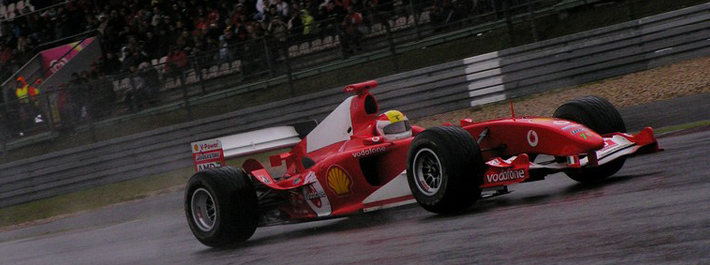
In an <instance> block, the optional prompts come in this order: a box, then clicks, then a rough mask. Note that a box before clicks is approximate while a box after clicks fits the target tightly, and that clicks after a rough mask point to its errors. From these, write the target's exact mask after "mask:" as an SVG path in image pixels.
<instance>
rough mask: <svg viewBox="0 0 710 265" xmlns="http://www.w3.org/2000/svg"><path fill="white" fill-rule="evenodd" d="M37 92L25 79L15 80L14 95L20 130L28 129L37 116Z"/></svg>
mask: <svg viewBox="0 0 710 265" xmlns="http://www.w3.org/2000/svg"><path fill="white" fill-rule="evenodd" d="M38 94H39V90H38V89H37V88H36V87H34V86H31V85H30V84H28V83H27V82H26V81H25V78H23V77H18V78H17V86H16V89H15V95H16V96H17V99H18V101H19V106H18V115H19V118H20V128H21V129H23V130H24V129H28V128H30V127H32V126H33V125H34V121H35V117H37V115H39V111H38V109H37V105H35V104H36V103H37V95H38Z"/></svg>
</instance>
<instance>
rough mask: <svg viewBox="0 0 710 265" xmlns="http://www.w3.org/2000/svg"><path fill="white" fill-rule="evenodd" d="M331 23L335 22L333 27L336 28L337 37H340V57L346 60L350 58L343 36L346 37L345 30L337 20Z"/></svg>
mask: <svg viewBox="0 0 710 265" xmlns="http://www.w3.org/2000/svg"><path fill="white" fill-rule="evenodd" d="M330 22H333V27H334V28H335V36H336V37H338V39H339V40H340V41H339V42H338V44H340V57H341V58H342V59H343V60H345V59H347V58H348V57H349V56H348V53H347V51H346V50H345V44H344V43H343V42H344V40H343V36H345V34H344V33H343V29H341V28H340V24H339V23H338V22H337V21H335V19H333V20H330ZM333 41H335V40H333Z"/></svg>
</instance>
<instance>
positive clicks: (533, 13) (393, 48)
mask: <svg viewBox="0 0 710 265" xmlns="http://www.w3.org/2000/svg"><path fill="white" fill-rule="evenodd" d="M370 2H371V1H366V3H370ZM595 2H604V1H594V0H467V1H461V0H459V1H445V0H434V1H413V0H409V1H407V0H395V1H389V2H387V4H379V5H373V6H367V7H366V8H365V9H362V10H356V9H352V8H349V9H348V10H347V14H343V15H341V16H333V17H330V18H328V19H324V20H321V21H313V19H308V18H307V17H308V16H309V14H308V13H307V12H298V15H299V16H301V21H306V22H307V23H305V24H304V25H301V26H296V27H291V28H289V25H288V24H287V23H286V22H285V21H281V20H280V19H273V20H271V21H269V22H268V23H264V28H263V29H262V31H263V32H262V33H261V34H257V33H253V34H251V35H249V36H250V37H249V38H248V40H246V41H242V42H238V43H233V44H229V42H228V41H226V40H225V41H220V43H219V45H218V48H215V49H212V50H208V51H203V52H194V51H186V50H183V49H172V50H171V51H169V54H168V55H166V56H163V57H161V58H155V59H152V60H147V62H143V63H141V64H139V65H138V66H136V67H129V68H128V69H125V71H124V72H122V73H120V74H115V75H111V76H103V75H102V74H100V73H76V75H74V76H72V79H71V80H67V81H66V82H65V83H64V84H62V85H60V86H56V87H50V88H47V89H45V91H42V92H41V94H40V95H39V96H38V97H37V98H36V99H31V100H29V102H28V100H26V99H23V100H24V101H23V100H9V101H7V102H5V103H3V104H2V106H0V115H2V116H1V118H2V127H1V128H0V129H1V130H0V132H2V133H3V135H4V136H3V139H4V140H3V142H9V141H12V140H15V139H19V138H22V137H28V135H41V134H51V133H56V132H57V131H59V130H66V131H73V130H76V128H78V127H83V128H89V129H90V130H93V127H94V126H93V125H94V124H95V123H97V122H100V121H103V120H106V119H112V118H117V117H124V116H126V115H127V114H133V113H137V112H141V111H145V110H148V109H151V108H153V107H156V106H161V105H166V104H175V103H177V104H178V105H179V106H180V108H184V109H185V110H186V113H187V117H186V119H188V120H189V119H192V112H191V111H190V109H191V106H190V102H191V101H190V99H191V98H194V97H197V96H203V95H207V94H210V93H213V92H216V91H220V90H223V89H226V88H232V87H235V86H238V85H241V84H247V83H251V82H255V81H259V80H266V79H269V78H273V77H277V76H283V75H286V76H288V80H289V82H288V84H289V85H290V86H291V93H293V89H294V88H293V76H292V74H293V73H295V72H297V71H302V70H305V69H310V68H313V67H316V66H321V65H324V64H328V63H337V62H340V61H342V60H344V59H348V58H351V57H353V56H364V57H367V55H368V54H373V53H383V52H384V53H385V54H387V55H388V57H389V58H390V59H391V60H392V66H393V68H395V69H394V71H397V70H399V69H398V68H399V64H398V61H397V59H398V58H397V56H398V52H397V49H398V48H400V47H401V46H403V45H407V44H411V43H413V42H416V41H420V40H423V39H426V38H432V37H434V38H435V37H437V36H438V35H441V34H445V33H449V32H456V31H460V30H462V29H468V28H472V27H477V26H481V25H494V26H495V27H499V28H506V27H507V29H508V30H507V32H508V34H509V35H510V36H509V41H510V42H511V43H515V40H516V38H518V37H516V36H514V35H513V32H514V31H513V28H514V27H518V28H520V27H523V28H525V31H524V32H526V34H527V35H529V36H530V37H525V38H527V39H529V38H533V39H535V40H537V38H538V37H537V35H538V32H537V31H538V29H537V27H536V24H535V23H536V22H535V21H536V17H537V16H541V15H544V14H547V15H550V14H553V15H558V14H559V13H560V12H562V11H564V9H565V8H570V7H577V6H584V5H587V4H590V3H595ZM294 12H296V11H294ZM545 12H547V13H545ZM188 54H189V55H188Z"/></svg>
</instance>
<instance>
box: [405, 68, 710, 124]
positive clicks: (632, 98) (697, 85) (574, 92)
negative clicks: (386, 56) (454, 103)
mask: <svg viewBox="0 0 710 265" xmlns="http://www.w3.org/2000/svg"><path fill="white" fill-rule="evenodd" d="M707 92H710V57H702V58H698V59H693V60H688V61H683V62H680V63H676V64H673V65H667V66H662V67H658V68H654V69H650V70H646V71H643V72H638V73H633V74H628V75H624V76H620V77H615V78H611V79H606V80H602V81H598V82H593V83H588V84H584V85H580V86H574V87H566V88H558V89H555V90H552V91H548V92H545V93H542V94H537V95H531V96H528V97H524V98H519V99H513V106H514V109H515V115H516V116H518V117H520V116H552V114H553V112H554V111H555V109H556V108H557V107H558V106H560V105H561V104H562V103H564V102H566V101H568V100H571V99H574V98H578V97H582V96H586V95H596V96H600V97H603V98H606V99H607V100H609V101H610V102H611V103H612V104H614V106H616V107H617V108H623V107H628V106H633V105H639V104H643V103H648V102H653V101H659V100H664V99H669V98H675V97H680V96H686V95H693V94H699V93H707ZM649 111H652V110H649ZM510 116H511V113H510V104H509V103H508V101H506V102H499V103H493V104H488V105H484V106H480V107H475V108H467V109H461V110H456V111H451V112H447V113H442V114H437V115H432V116H429V117H424V118H421V119H417V120H415V121H414V122H413V123H414V124H416V125H419V126H422V127H431V126H436V125H440V124H442V123H452V124H458V123H459V120H461V119H463V118H472V119H473V120H474V121H485V120H490V119H497V118H506V117H510Z"/></svg>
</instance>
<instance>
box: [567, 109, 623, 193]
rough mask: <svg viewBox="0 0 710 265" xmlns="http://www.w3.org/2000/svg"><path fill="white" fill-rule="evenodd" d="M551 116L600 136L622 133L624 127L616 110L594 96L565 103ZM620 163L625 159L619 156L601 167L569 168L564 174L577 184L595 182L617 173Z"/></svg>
mask: <svg viewBox="0 0 710 265" xmlns="http://www.w3.org/2000/svg"><path fill="white" fill-rule="evenodd" d="M554 116H555V117H556V118H561V119H566V120H571V121H574V122H577V123H581V124H583V125H585V126H587V127H588V128H589V129H592V130H593V131H594V132H596V133H598V134H600V135H603V134H607V133H613V132H623V133H625V132H626V125H625V124H624V120H623V119H622V118H621V114H619V111H618V110H617V109H616V108H615V107H614V105H612V104H611V103H610V102H609V101H607V100H606V99H604V98H600V97H597V96H585V97H582V98H578V99H575V100H572V101H569V102H567V103H565V104H563V105H562V106H560V107H559V108H557V110H556V111H555V114H554ZM624 162H626V158H624V157H622V158H619V159H616V160H614V161H612V162H609V163H606V164H604V165H601V166H596V167H588V168H581V169H569V170H566V171H565V174H567V176H569V177H570V178H571V179H573V180H575V181H577V182H581V183H587V184H593V183H599V182H601V181H603V180H604V179H606V178H608V177H609V176H611V175H614V173H616V172H617V171H619V170H620V169H621V168H622V167H623V166H624Z"/></svg>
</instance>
